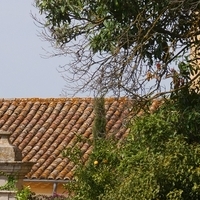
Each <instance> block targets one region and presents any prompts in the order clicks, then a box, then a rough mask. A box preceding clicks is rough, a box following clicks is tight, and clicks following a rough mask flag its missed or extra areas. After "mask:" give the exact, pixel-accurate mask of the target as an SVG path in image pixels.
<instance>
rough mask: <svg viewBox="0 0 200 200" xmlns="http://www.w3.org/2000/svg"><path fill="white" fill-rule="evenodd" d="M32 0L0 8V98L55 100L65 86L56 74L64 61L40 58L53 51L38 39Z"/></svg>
mask: <svg viewBox="0 0 200 200" xmlns="http://www.w3.org/2000/svg"><path fill="white" fill-rule="evenodd" d="M33 2H34V0H7V1H6V0H4V1H1V4H0V25H1V29H0V47H1V48H0V98H54V97H55V98H57V97H60V96H62V89H63V88H64V86H65V84H66V82H65V81H64V80H63V78H62V77H61V76H62V74H61V73H59V72H58V69H59V65H64V64H65V63H67V59H68V58H67V57H59V58H48V59H45V58H43V55H46V52H45V51H44V49H45V50H47V51H53V49H52V48H51V47H50V44H49V43H48V42H44V41H42V40H41V38H40V37H39V36H38V34H39V32H41V29H40V28H38V27H37V26H36V25H35V24H34V20H33V18H32V17H31V13H32V14H34V15H37V16H38V17H39V13H38V10H37V9H36V8H35V7H34V6H33Z"/></svg>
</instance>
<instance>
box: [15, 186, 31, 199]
mask: <svg viewBox="0 0 200 200" xmlns="http://www.w3.org/2000/svg"><path fill="white" fill-rule="evenodd" d="M33 195H34V194H33V193H32V192H31V189H30V187H24V188H23V189H22V190H19V191H18V192H17V194H16V199H17V200H31V199H33Z"/></svg>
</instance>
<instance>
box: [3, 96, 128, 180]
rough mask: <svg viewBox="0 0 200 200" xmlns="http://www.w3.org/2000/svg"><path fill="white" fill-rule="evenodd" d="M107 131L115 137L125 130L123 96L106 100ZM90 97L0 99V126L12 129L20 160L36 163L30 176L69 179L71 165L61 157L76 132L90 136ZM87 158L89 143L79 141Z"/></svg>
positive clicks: (66, 159) (30, 177)
mask: <svg viewBox="0 0 200 200" xmlns="http://www.w3.org/2000/svg"><path fill="white" fill-rule="evenodd" d="M105 108H106V119H107V125H106V129H107V133H108V135H114V136H115V137H117V138H118V139H121V138H123V137H124V136H125V135H126V134H127V133H128V128H127V126H126V122H127V116H128V114H129V112H130V111H129V105H128V101H127V99H125V98H120V99H115V98H107V99H105ZM93 120H94V112H93V99H92V98H48V99H40V98H28V99H23V98H20V99H0V129H1V130H5V131H9V132H11V133H12V134H11V137H10V141H11V142H12V143H13V144H14V145H16V146H18V147H19V149H20V150H21V151H22V156H23V161H32V162H36V163H35V165H34V166H33V168H32V170H31V172H30V173H29V174H28V175H27V178H29V179H57V180H59V179H61V180H66V179H70V178H72V170H73V168H74V164H73V163H72V162H71V161H70V160H69V159H68V158H64V157H63V156H62V151H63V150H64V149H65V148H66V147H73V146H74V145H77V144H78V139H77V135H81V137H83V138H86V139H87V138H92V123H93ZM79 145H80V149H81V151H82V152H83V158H84V159H85V160H87V158H88V155H89V153H90V152H91V148H92V147H91V145H90V144H89V143H87V142H83V143H79Z"/></svg>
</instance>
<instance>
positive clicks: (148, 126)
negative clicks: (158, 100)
mask: <svg viewBox="0 0 200 200" xmlns="http://www.w3.org/2000/svg"><path fill="white" fill-rule="evenodd" d="M199 101H200V95H199V94H198V93H195V91H192V90H188V88H183V89H182V90H181V91H180V92H178V93H176V94H174V96H173V97H172V98H171V99H165V100H163V104H162V105H161V106H160V107H159V108H158V109H157V110H156V111H155V112H154V113H148V112H146V113H145V114H144V115H143V116H141V117H135V118H134V119H133V121H132V123H131V124H132V125H131V126H130V134H129V135H128V137H127V138H126V139H125V140H124V141H123V142H121V143H117V142H116V141H113V140H105V139H103V138H102V139H100V140H99V142H98V144H97V146H96V148H95V149H94V151H93V152H92V154H91V156H90V159H89V161H88V162H87V164H86V165H78V166H77V169H76V171H75V175H76V176H75V180H74V181H73V182H71V183H69V184H67V185H66V188H67V189H68V190H69V191H70V192H71V194H72V195H71V197H70V199H72V200H96V199H99V200H100V199H101V200H113V199H117V200H124V199H128V200H129V199H130V200H132V199H141V200H147V199H148V200H158V199H159V200H161V199H162V200H188V199H191V200H196V199H200V136H199V131H198V130H200V123H199V121H200V118H199V116H200V104H199Z"/></svg>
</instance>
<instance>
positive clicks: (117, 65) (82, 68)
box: [35, 0, 200, 97]
mask: <svg viewBox="0 0 200 200" xmlns="http://www.w3.org/2000/svg"><path fill="white" fill-rule="evenodd" d="M35 3H36V7H38V8H39V10H40V12H41V14H43V15H44V16H45V19H44V22H42V23H43V27H44V31H43V37H45V39H46V40H48V41H50V42H51V43H52V45H53V46H54V47H55V49H56V51H55V52H54V55H59V56H60V55H64V56H70V58H71V60H70V63H68V65H66V66H64V67H63V68H62V69H63V70H64V71H65V72H66V73H65V78H66V80H67V81H68V84H69V82H72V86H74V89H78V90H83V91H86V90H95V91H97V92H99V91H101V92H103V93H105V94H106V93H108V92H110V93H112V94H113V95H120V94H123V95H129V96H132V97H136V96H138V95H139V96H140V95H147V94H153V93H154V94H155V93H158V92H161V91H164V90H165V89H162V87H163V81H164V80H165V78H167V77H172V79H173V86H172V87H171V88H170V89H169V90H171V89H178V88H179V87H181V86H184V85H185V84H186V82H187V81H186V80H185V78H186V76H187V80H188V73H189V72H191V69H193V68H194V66H195V65H196V63H197V60H198V59H199V54H198V50H199V48H200V41H199V38H198V36H199V35H200V28H199V26H200V17H199V12H198V11H199V9H200V2H199V0H163V1H158V0H153V1H152V0H151V1H150V0H109V1H108V0H101V1H100V0H97V1H91V0H35ZM191 48H192V51H191ZM191 55H192V57H191ZM175 61H177V62H178V63H179V65H177V66H178V67H176V66H173V65H175ZM183 66H184V67H183ZM178 68H179V69H178ZM195 68H196V66H195ZM70 74H71V75H70ZM175 77H176V78H177V77H178V79H176V83H175V81H174V79H175ZM177 81H178V82H177ZM74 83H76V84H77V85H74Z"/></svg>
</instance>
